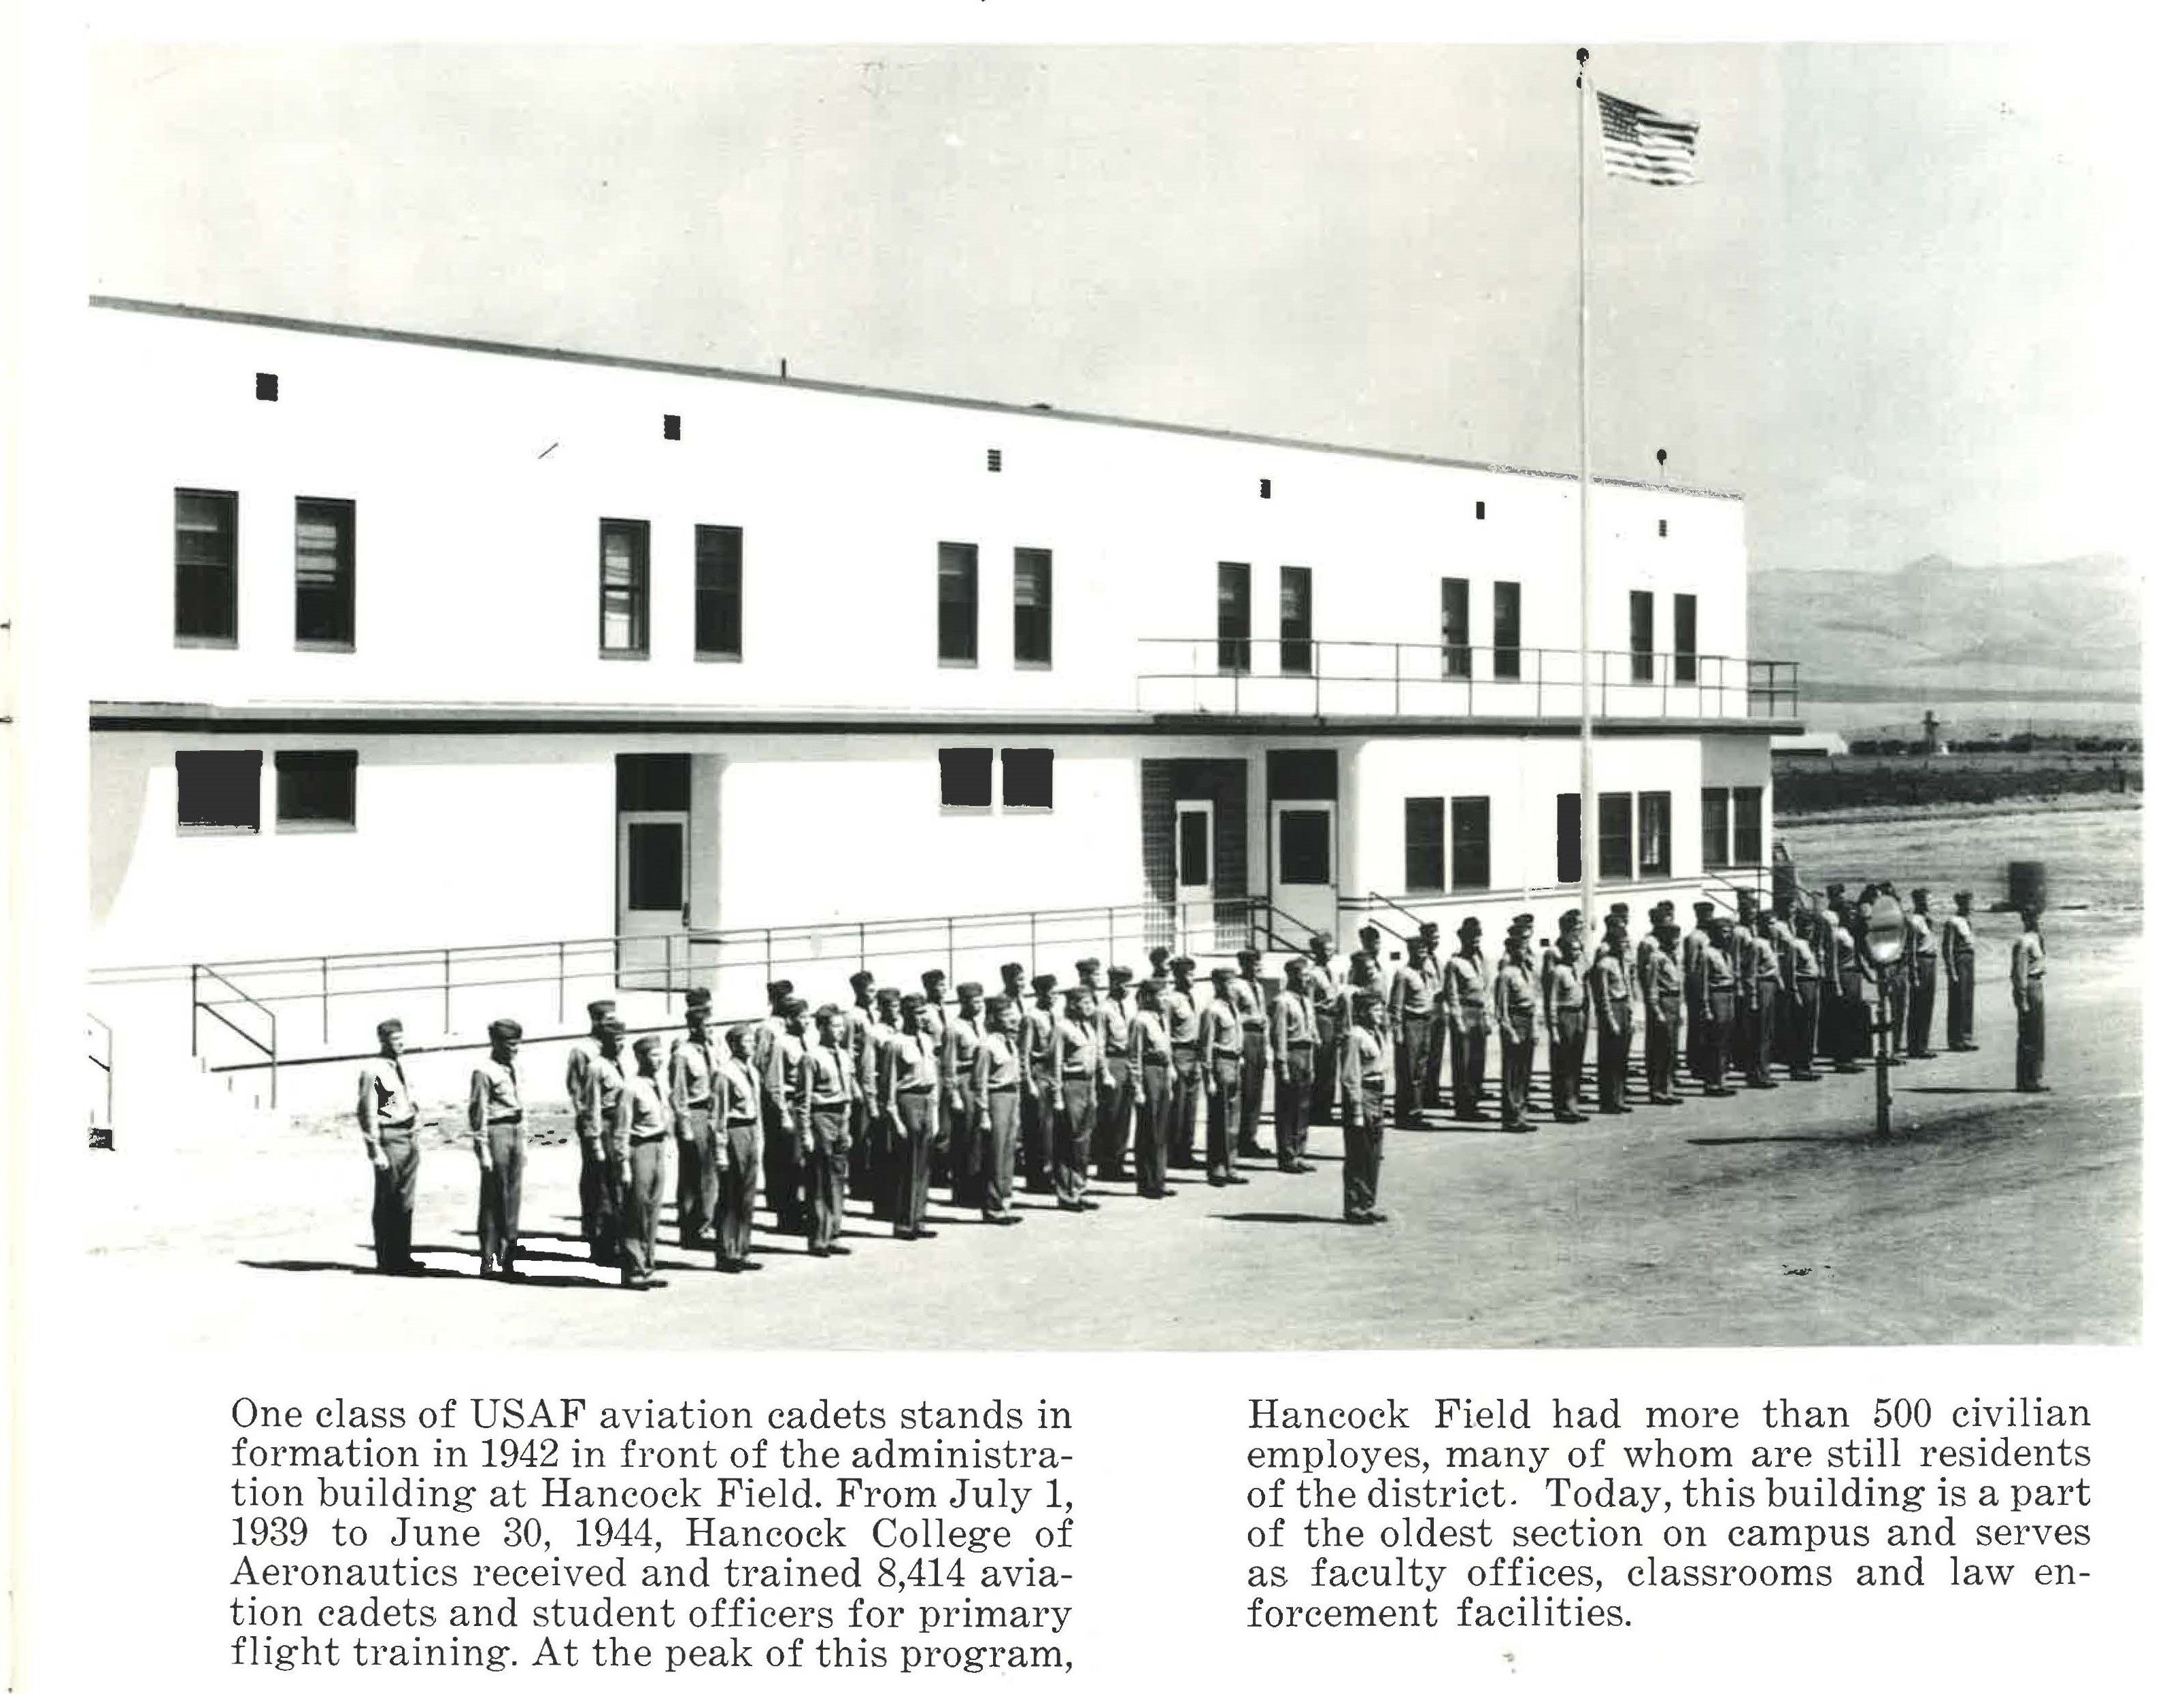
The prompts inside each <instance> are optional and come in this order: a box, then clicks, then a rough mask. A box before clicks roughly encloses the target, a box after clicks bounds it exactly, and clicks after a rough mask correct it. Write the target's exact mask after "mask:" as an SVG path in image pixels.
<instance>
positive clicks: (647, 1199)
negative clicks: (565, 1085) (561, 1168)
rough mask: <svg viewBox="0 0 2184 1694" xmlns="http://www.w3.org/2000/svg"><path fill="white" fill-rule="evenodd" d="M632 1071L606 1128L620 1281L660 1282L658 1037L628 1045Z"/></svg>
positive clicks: (662, 1172) (663, 1137) (663, 1174)
mask: <svg viewBox="0 0 2184 1694" xmlns="http://www.w3.org/2000/svg"><path fill="white" fill-rule="evenodd" d="M632 1056H633V1057H634V1058H635V1059H636V1061H637V1074H636V1075H635V1076H632V1078H629V1085H628V1086H627V1088H625V1089H623V1090H622V1095H621V1104H620V1105H619V1106H616V1109H615V1115H614V1118H613V1122H612V1127H611V1128H609V1130H608V1131H607V1156H608V1158H609V1160H610V1162H613V1164H614V1165H615V1166H616V1168H617V1169H618V1170H619V1171H620V1173H621V1285H622V1286H623V1287H624V1288H638V1289H645V1288H665V1287H666V1285H667V1284H666V1282H665V1280H663V1279H661V1278H660V1276H659V1275H658V1274H656V1273H655V1266H654V1262H653V1255H654V1253H655V1251H656V1250H657V1248H658V1245H659V1241H660V1196H661V1195H662V1194H663V1193H664V1192H665V1191H666V1181H667V1167H666V1152H667V1147H666V1142H667V1103H666V1101H665V1100H663V1099H662V1098H661V1097H660V1038H659V1037H658V1036H657V1035H641V1036H639V1037H638V1039H637V1042H636V1045H635V1046H634V1047H633V1048H632Z"/></svg>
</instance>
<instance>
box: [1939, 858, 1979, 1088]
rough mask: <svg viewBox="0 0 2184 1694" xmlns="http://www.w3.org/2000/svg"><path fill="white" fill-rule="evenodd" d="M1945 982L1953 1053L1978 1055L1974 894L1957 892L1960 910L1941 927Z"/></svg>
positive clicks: (1950, 1047)
mask: <svg viewBox="0 0 2184 1694" xmlns="http://www.w3.org/2000/svg"><path fill="white" fill-rule="evenodd" d="M1977 979H1978V962H1977V959H1976V957H1975V950H1974V946H1973V938H1972V891H1971V890H1970V889H1958V890H1957V910H1956V913H1955V915H1954V916H1953V917H1951V918H1950V919H1949V920H1948V921H1947V922H1946V923H1944V924H1943V925H1942V980H1943V981H1944V982H1946V983H1947V984H1948V987H1949V1008H1948V1029H1949V1050H1950V1051H1951V1052H1952V1053H1976V1052H1977V1051H1979V1044H1978V1043H1977V1042H1975V1041H1974V1040H1973V1039H1972V1000H1973V997H1974V995H1975V992H1976V988H1977Z"/></svg>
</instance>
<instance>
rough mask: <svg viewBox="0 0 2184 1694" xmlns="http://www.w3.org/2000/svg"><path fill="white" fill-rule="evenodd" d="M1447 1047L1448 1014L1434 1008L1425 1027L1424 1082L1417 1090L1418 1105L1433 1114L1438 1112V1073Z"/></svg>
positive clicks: (1444, 1058)
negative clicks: (1426, 1108)
mask: <svg viewBox="0 0 2184 1694" xmlns="http://www.w3.org/2000/svg"><path fill="white" fill-rule="evenodd" d="M1448 1045H1449V1042H1448V1014H1447V1012H1446V1011H1442V1010H1441V1009H1440V1008H1439V1007H1435V1011H1434V1014H1433V1017H1432V1019H1431V1021H1430V1022H1429V1023H1428V1024H1427V1026H1426V1071H1425V1080H1424V1083H1423V1084H1421V1085H1420V1087H1419V1089H1418V1099H1419V1101H1420V1103H1421V1104H1423V1105H1424V1106H1426V1107H1428V1108H1429V1110H1432V1111H1435V1112H1438V1111H1440V1073H1441V1066H1442V1064H1443V1062H1444V1061H1445V1060H1446V1056H1447V1053H1448Z"/></svg>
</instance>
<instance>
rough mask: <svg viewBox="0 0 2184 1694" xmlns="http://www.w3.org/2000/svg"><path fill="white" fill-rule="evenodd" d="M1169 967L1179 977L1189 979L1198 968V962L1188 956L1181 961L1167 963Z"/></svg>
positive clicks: (1175, 960) (1173, 960)
mask: <svg viewBox="0 0 2184 1694" xmlns="http://www.w3.org/2000/svg"><path fill="white" fill-rule="evenodd" d="M1167 967H1168V969H1169V970H1171V971H1173V972H1174V973H1175V974H1176V975H1177V976H1179V977H1187V976H1189V975H1190V973H1191V972H1193V971H1195V970H1196V969H1197V968H1198V961H1197V960H1195V959H1193V958H1190V957H1188V956H1185V957H1184V958H1180V959H1170V960H1169V961H1167Z"/></svg>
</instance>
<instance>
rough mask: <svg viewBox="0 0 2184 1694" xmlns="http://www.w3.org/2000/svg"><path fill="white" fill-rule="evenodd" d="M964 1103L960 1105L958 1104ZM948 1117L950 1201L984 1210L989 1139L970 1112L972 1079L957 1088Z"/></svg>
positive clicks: (965, 1078)
mask: <svg viewBox="0 0 2184 1694" xmlns="http://www.w3.org/2000/svg"><path fill="white" fill-rule="evenodd" d="M956 1101H961V1105H957V1104H956ZM950 1108H951V1109H950V1112H949V1114H948V1144H949V1155H948V1166H949V1171H948V1174H949V1198H950V1200H951V1201H954V1202H955V1203H956V1205H958V1206H983V1205H984V1204H985V1200H986V1182H985V1169H986V1138H985V1134H984V1132H983V1129H982V1128H980V1126H979V1124H978V1120H977V1117H976V1116H975V1114H974V1113H973V1112H972V1109H971V1078H969V1077H968V1076H966V1077H964V1078H963V1079H962V1080H961V1082H959V1083H957V1084H956V1093H955V1096H954V1099H953V1100H951V1101H950Z"/></svg>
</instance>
